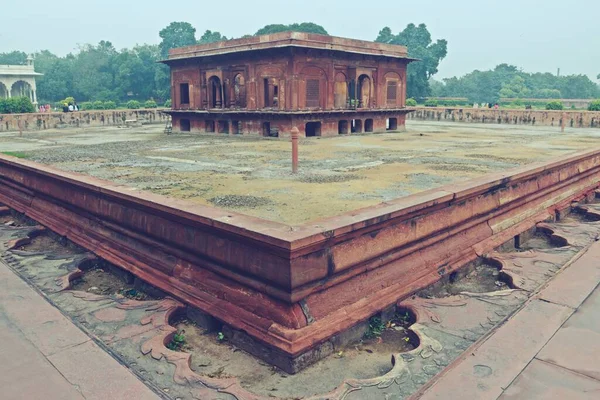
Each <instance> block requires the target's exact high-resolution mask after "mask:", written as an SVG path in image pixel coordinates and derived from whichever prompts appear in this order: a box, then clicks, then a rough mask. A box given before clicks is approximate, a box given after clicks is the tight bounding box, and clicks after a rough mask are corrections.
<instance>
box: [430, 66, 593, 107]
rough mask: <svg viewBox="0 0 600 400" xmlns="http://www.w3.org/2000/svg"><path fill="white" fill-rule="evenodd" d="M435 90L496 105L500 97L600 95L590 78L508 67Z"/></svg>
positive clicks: (471, 75)
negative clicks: (528, 71) (529, 71)
mask: <svg viewBox="0 0 600 400" xmlns="http://www.w3.org/2000/svg"><path fill="white" fill-rule="evenodd" d="M434 88H435V91H434V92H433V95H435V96H436V97H466V98H468V99H469V100H470V101H475V102H478V103H480V102H496V101H498V100H499V99H500V98H537V99H560V98H563V99H577V98H581V99H590V98H595V97H598V96H600V87H599V86H598V85H597V84H595V83H594V82H592V81H591V80H590V79H589V77H587V76H586V75H568V76H556V75H553V74H550V73H527V72H523V71H521V70H519V69H518V68H517V67H515V66H513V65H507V64H500V65H498V66H497V67H496V68H494V69H493V70H488V71H478V70H475V71H473V72H470V73H468V74H466V75H464V76H462V77H453V78H448V79H444V84H442V85H440V84H436V85H435V86H434Z"/></svg>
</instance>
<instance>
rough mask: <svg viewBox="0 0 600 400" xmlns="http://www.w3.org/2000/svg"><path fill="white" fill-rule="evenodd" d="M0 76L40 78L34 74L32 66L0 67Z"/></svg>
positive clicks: (37, 73)
mask: <svg viewBox="0 0 600 400" xmlns="http://www.w3.org/2000/svg"><path fill="white" fill-rule="evenodd" d="M0 75H2V76H9V75H10V76H42V75H44V74H40V73H39V72H35V70H34V69H33V66H32V65H4V64H3V65H0Z"/></svg>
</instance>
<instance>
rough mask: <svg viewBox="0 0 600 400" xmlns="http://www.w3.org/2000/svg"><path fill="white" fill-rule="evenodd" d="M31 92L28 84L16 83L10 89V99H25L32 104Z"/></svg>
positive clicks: (23, 82)
mask: <svg viewBox="0 0 600 400" xmlns="http://www.w3.org/2000/svg"><path fill="white" fill-rule="evenodd" d="M32 93H33V90H32V88H31V85H30V84H29V82H25V81H16V82H15V83H13V85H12V87H11V89H10V95H11V97H27V98H29V99H30V100H31V101H32V102H33V96H32Z"/></svg>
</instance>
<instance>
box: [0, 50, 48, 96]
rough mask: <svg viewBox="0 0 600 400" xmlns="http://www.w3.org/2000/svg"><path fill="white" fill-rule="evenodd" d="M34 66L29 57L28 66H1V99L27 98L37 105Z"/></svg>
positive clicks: (38, 74) (36, 74)
mask: <svg viewBox="0 0 600 400" xmlns="http://www.w3.org/2000/svg"><path fill="white" fill-rule="evenodd" d="M41 75H43V74H40V73H37V72H35V70H34V66H33V57H31V56H29V57H27V64H26V65H0V98H4V99H5V98H10V97H20V96H27V97H29V99H30V100H31V102H32V103H33V104H37V89H36V86H35V77H36V76H41Z"/></svg>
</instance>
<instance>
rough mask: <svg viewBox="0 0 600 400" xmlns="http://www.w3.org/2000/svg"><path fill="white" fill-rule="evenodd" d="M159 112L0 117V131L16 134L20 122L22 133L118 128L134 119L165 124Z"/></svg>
mask: <svg viewBox="0 0 600 400" xmlns="http://www.w3.org/2000/svg"><path fill="white" fill-rule="evenodd" d="M161 111H162V110H161V109H147V110H101V111H79V112H72V113H62V112H61V113H31V114H0V132H10V131H19V121H20V123H21V128H22V129H23V130H24V131H37V130H45V129H55V128H85V127H93V126H117V125H122V124H124V122H125V121H126V120H135V121H138V122H141V123H144V124H165V123H166V121H167V119H168V118H169V116H168V115H166V114H164V113H162V112H161Z"/></svg>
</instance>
